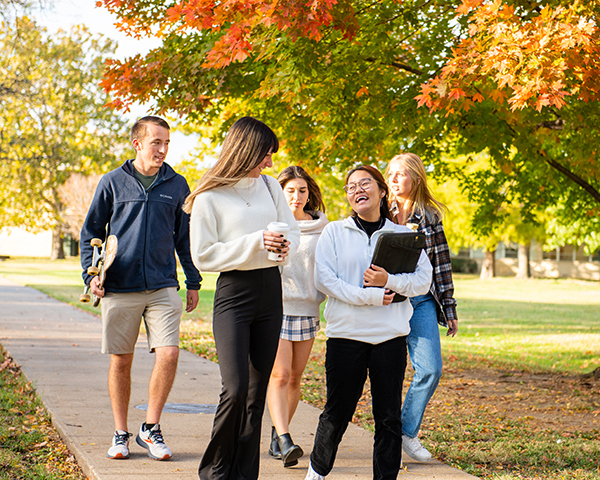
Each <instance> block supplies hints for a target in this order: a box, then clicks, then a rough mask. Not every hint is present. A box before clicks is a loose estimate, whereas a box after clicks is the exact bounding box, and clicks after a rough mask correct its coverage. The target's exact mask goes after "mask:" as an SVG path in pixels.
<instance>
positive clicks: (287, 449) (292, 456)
mask: <svg viewBox="0 0 600 480" xmlns="http://www.w3.org/2000/svg"><path fill="white" fill-rule="evenodd" d="M277 442H278V443H279V448H280V450H281V460H282V461H283V466H284V467H293V466H294V465H297V464H298V459H299V458H300V457H301V456H302V455H304V452H303V451H302V449H301V448H300V447H299V446H298V445H294V441H293V440H292V437H290V434H289V433H284V434H283V435H280V436H278V437H277Z"/></svg>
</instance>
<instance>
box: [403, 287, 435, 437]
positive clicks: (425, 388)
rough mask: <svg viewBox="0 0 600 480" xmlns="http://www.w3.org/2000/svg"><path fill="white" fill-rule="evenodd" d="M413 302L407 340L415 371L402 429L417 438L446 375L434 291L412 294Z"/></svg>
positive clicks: (404, 405)
mask: <svg viewBox="0 0 600 480" xmlns="http://www.w3.org/2000/svg"><path fill="white" fill-rule="evenodd" d="M410 303H411V304H412V306H413V309H414V312H413V316H412V318H411V319H410V333H409V334H408V337H406V343H407V347H408V354H409V356H410V362H411V364H412V366H413V369H414V371H415V374H414V377H413V380H412V382H411V384H410V387H409V389H408V391H407V392H406V397H405V398H404V404H403V405H402V433H403V434H404V435H406V436H407V437H409V438H415V437H416V436H417V435H418V434H419V429H420V428H421V422H422V421H423V415H424V414H425V408H426V407H427V404H428V403H429V400H430V399H431V397H432V396H433V394H434V392H435V389H436V388H437V386H438V383H439V381H440V377H441V376H442V348H441V345H440V331H439V327H438V323H437V313H436V303H435V299H434V298H433V295H431V292H429V293H427V294H426V295H419V296H418V297H414V298H411V299H410Z"/></svg>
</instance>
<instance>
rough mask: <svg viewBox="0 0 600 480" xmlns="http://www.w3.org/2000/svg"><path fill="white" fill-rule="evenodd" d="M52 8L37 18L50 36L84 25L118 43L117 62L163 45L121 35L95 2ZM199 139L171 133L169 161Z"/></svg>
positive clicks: (73, 0)
mask: <svg viewBox="0 0 600 480" xmlns="http://www.w3.org/2000/svg"><path fill="white" fill-rule="evenodd" d="M49 1H50V2H51V5H50V6H49V7H48V8H47V9H45V10H44V11H42V12H40V13H38V14H37V15H36V18H37V19H38V20H39V22H40V23H41V24H42V25H45V26H46V27H47V28H48V30H49V31H50V32H54V31H56V30H58V29H59V28H62V29H63V30H68V29H69V28H70V27H71V25H75V24H85V25H86V26H87V27H88V28H89V30H90V31H92V32H94V33H101V34H102V35H105V36H106V37H110V38H111V39H113V40H116V41H117V43H118V47H117V51H116V54H115V57H116V58H119V59H123V58H125V57H128V56H132V55H135V54H136V53H142V54H143V53H146V52H147V51H148V50H150V49H151V48H153V47H155V46H158V45H159V44H160V42H159V41H158V40H155V39H145V40H142V41H138V40H135V39H133V38H130V37H128V36H126V35H125V34H124V33H122V32H120V31H119V30H118V29H117V27H115V26H114V21H115V18H114V17H113V16H112V15H111V14H110V13H108V11H107V10H106V9H105V8H97V7H96V6H95V5H96V0H49ZM146 114H148V111H147V110H146V109H145V108H144V107H143V106H139V107H137V108H132V109H131V112H130V113H128V114H126V115H125V116H126V118H128V119H131V122H132V123H133V121H135V119H136V118H139V117H143V116H144V115H146ZM197 141H198V140H197V137H194V136H186V135H184V134H182V133H180V132H176V131H173V130H172V131H171V145H170V147H169V154H168V157H167V160H168V161H169V163H170V164H171V165H175V164H176V163H178V162H179V161H180V160H181V159H182V158H185V157H187V156H188V153H189V152H190V151H191V150H193V148H194V147H195V145H196V143H197Z"/></svg>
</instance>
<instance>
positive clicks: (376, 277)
mask: <svg viewBox="0 0 600 480" xmlns="http://www.w3.org/2000/svg"><path fill="white" fill-rule="evenodd" d="M387 281H388V273H387V272H386V271H385V268H381V267H378V266H377V265H371V266H370V267H369V268H367V269H366V270H365V273H364V274H363V283H364V285H365V287H385V284H386V283H387Z"/></svg>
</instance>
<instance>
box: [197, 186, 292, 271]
mask: <svg viewBox="0 0 600 480" xmlns="http://www.w3.org/2000/svg"><path fill="white" fill-rule="evenodd" d="M265 178H266V179H267V180H268V181H269V185H270V186H271V192H272V193H273V198H271V195H270V194H269V190H268V189H267V186H266V185H265V182H264V180H263V179H262V178H260V177H259V178H250V177H246V178H243V179H242V180H240V181H239V182H238V183H237V184H236V185H235V187H221V188H215V189H213V190H209V191H207V192H203V193H201V194H200V195H198V196H197V197H196V199H195V200H194V205H193V207H192V215H191V218H190V244H191V254H192V260H193V261H194V264H195V265H196V267H197V268H198V269H199V270H200V271H201V272H228V271H231V270H256V269H260V268H269V267H274V266H281V265H285V264H286V263H288V261H289V258H290V256H291V255H293V254H294V252H295V251H296V249H297V248H298V244H299V242H300V229H299V228H298V224H297V223H296V219H295V218H294V215H293V214H292V212H291V210H290V207H289V206H288V204H287V203H286V201H285V197H284V196H283V191H282V190H281V186H280V185H279V182H277V180H275V179H274V178H272V177H270V176H268V175H267V176H265ZM246 201H248V203H250V206H248V205H247V204H246ZM270 222H285V223H287V224H288V225H289V226H290V231H289V233H288V235H287V239H288V240H289V241H290V254H289V255H288V257H287V259H286V261H285V262H281V263H279V262H273V261H271V260H269V259H268V258H267V250H266V249H265V245H264V239H263V232H264V231H265V230H266V229H267V225H268V224H269V223H270Z"/></svg>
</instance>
